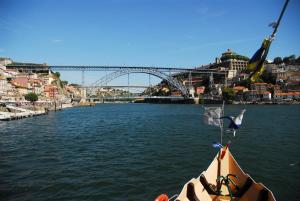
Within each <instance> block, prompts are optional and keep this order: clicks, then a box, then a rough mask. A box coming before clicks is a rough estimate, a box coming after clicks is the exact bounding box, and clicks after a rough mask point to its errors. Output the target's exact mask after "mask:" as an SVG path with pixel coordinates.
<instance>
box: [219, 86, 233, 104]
mask: <svg viewBox="0 0 300 201" xmlns="http://www.w3.org/2000/svg"><path fill="white" fill-rule="evenodd" d="M222 96H223V100H225V101H229V100H233V99H234V97H235V92H234V90H233V88H230V87H224V88H223V90H222Z"/></svg>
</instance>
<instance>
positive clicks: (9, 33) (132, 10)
mask: <svg viewBox="0 0 300 201" xmlns="http://www.w3.org/2000/svg"><path fill="white" fill-rule="evenodd" d="M1 4H2V5H3V6H1V8H0V11H1V12H0V13H1V14H0V30H1V32H2V34H1V35H2V37H1V38H0V56H6V57H10V58H12V59H13V60H15V61H21V62H37V63H43V62H46V63H48V64H50V65H64V64H69V65H84V64H86V65H132V66H139V65H141V66H166V67H195V66H200V65H202V64H207V63H211V62H214V59H215V57H217V56H220V55H221V53H222V52H224V51H226V50H227V49H228V48H230V49H232V50H233V51H236V52H237V53H240V54H242V55H245V56H248V57H251V56H252V55H253V54H254V52H255V51H256V50H257V49H258V48H259V47H260V45H261V42H262V40H263V38H265V37H267V36H269V35H270V34H271V32H272V29H271V28H270V27H268V24H269V23H271V22H273V21H276V20H277V18H278V15H279V13H280V10H281V8H282V6H283V4H284V1H279V0H276V1H271V0H265V1H251V2H250V1H249V2H245V1H242V2H239V1H235V0H232V1H226V2H223V1H219V0H215V1H180V0H176V1H170V0H164V1H149V0H142V1H136V0H128V1H120V0H112V1H88V2H83V1H76V2H73V1H69V0H65V1H35V0H30V1H14V0H12V1H7V0H1ZM299 8H300V4H299V2H298V1H290V3H289V6H288V8H287V11H286V13H285V15H284V16H283V19H282V22H281V25H280V27H279V32H278V34H277V36H276V38H275V41H274V42H273V44H272V46H271V49H270V53H269V57H268V59H273V58H274V57H276V56H288V55H291V54H296V55H297V56H299V55H298V54H299V52H300V51H299V49H300V47H299V44H300V40H299V38H298V36H299V35H300V28H299V26H298V23H297V19H300V14H299V12H298V11H299ZM266 11H267V12H266ZM91 76H92V75H91ZM78 77H80V75H79V74H78V75H77V74H76V73H74V74H72V75H65V74H64V73H63V78H64V79H67V80H70V81H72V80H77V79H78ZM140 79H141V80H142V79H143V78H140Z"/></svg>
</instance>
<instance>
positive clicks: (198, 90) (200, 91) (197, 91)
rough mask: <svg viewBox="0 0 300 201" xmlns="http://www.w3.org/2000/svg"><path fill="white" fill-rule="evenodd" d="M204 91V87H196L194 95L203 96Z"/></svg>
mask: <svg viewBox="0 0 300 201" xmlns="http://www.w3.org/2000/svg"><path fill="white" fill-rule="evenodd" d="M204 91H205V86H201V87H197V88H196V94H197V95H198V96H199V95H203V94H204Z"/></svg>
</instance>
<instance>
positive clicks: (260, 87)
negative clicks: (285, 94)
mask: <svg viewBox="0 0 300 201" xmlns="http://www.w3.org/2000/svg"><path fill="white" fill-rule="evenodd" d="M251 89H252V90H255V91H257V92H258V93H259V94H263V93H264V92H265V91H267V89H268V84H267V83H264V82H256V83H253V84H251Z"/></svg>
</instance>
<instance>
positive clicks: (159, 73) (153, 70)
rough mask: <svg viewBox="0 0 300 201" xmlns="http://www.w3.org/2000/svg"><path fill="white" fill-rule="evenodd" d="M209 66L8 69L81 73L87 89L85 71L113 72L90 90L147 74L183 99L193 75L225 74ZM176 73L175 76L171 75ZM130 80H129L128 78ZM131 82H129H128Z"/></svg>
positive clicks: (95, 83)
mask: <svg viewBox="0 0 300 201" xmlns="http://www.w3.org/2000/svg"><path fill="white" fill-rule="evenodd" d="M207 67H208V66H202V67H201V68H197V67H195V68H170V67H155V66H97V65H46V64H41V65H36V64H15V65H14V64H10V65H7V68H17V69H21V70H23V71H27V72H29V71H32V72H37V71H45V70H48V71H49V70H53V71H81V72H82V80H81V81H82V86H83V87H85V84H84V83H85V78H84V72H85V71H112V72H111V73H109V74H108V75H105V76H104V77H102V78H100V79H99V80H97V81H96V82H94V83H93V84H92V86H90V87H87V88H90V89H92V90H93V89H95V88H96V87H97V86H100V87H102V86H105V85H107V83H108V82H110V81H112V80H114V79H116V78H118V77H120V76H123V75H126V74H130V73H145V74H149V75H153V76H156V77H158V78H160V79H163V80H166V81H167V82H168V83H169V84H170V85H171V86H173V87H175V88H176V89H178V90H179V91H180V92H181V94H182V95H183V97H185V98H187V97H188V96H189V91H190V88H191V83H192V77H191V75H192V73H193V74H194V73H200V74H224V73H220V72H217V71H216V70H211V69H208V68H207ZM171 73H175V74H171ZM181 73H189V78H188V79H189V86H188V87H186V86H185V85H183V84H182V82H180V81H179V80H178V79H176V78H175V77H174V75H178V74H181ZM128 79H129V78H128ZM128 82H129V81H128ZM83 97H84V98H86V90H83Z"/></svg>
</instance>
